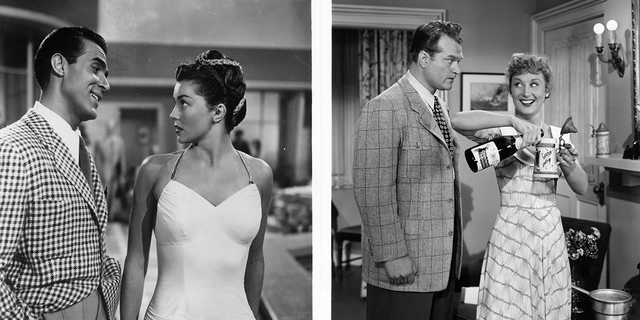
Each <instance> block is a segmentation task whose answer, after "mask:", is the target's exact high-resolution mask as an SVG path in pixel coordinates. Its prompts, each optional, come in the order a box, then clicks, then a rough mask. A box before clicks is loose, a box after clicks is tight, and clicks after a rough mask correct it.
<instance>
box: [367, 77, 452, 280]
mask: <svg viewBox="0 0 640 320" xmlns="http://www.w3.org/2000/svg"><path fill="white" fill-rule="evenodd" d="M427 108H428V106H427V105H426V104H425V102H424V101H423V100H422V98H421V97H420V95H419V94H418V92H417V91H416V90H415V88H413V86H411V84H410V83H409V81H408V79H407V76H406V75H405V76H403V77H402V78H401V79H400V80H398V82H397V83H395V84H394V85H393V86H391V87H390V88H389V89H387V90H386V91H384V92H383V93H381V94H380V95H379V96H377V97H375V98H374V99H372V100H371V101H369V102H368V103H367V104H366V105H365V106H364V108H363V110H362V114H361V115H360V118H359V119H358V124H357V128H356V139H355V154H354V193H355V199H356V203H357V205H358V208H359V210H360V215H361V216H362V226H363V237H362V247H363V249H362V250H363V268H362V270H363V271H362V277H363V280H364V281H366V282H367V283H370V284H372V285H374V286H377V287H381V288H384V289H388V290H394V291H413V292H435V291H441V290H444V289H445V288H446V285H447V282H448V279H449V272H450V270H451V263H452V258H455V259H454V260H453V263H455V265H454V269H453V270H455V272H456V277H458V278H459V276H460V270H461V258H462V217H461V210H460V180H459V177H458V148H459V144H458V140H457V137H456V135H455V134H454V133H453V131H451V133H452V139H453V145H454V150H455V152H454V155H453V157H452V155H451V153H450V151H449V149H448V147H447V145H446V142H445V140H444V138H443V136H442V133H441V131H440V129H439V128H438V124H437V123H436V121H435V120H434V119H433V116H432V115H431V113H430V112H429V111H428V110H427ZM446 110H447V112H448V109H446ZM454 229H455V230H456V232H454ZM454 235H456V236H457V239H456V241H455V242H454ZM454 243H455V244H456V245H457V249H456V256H455V257H452V252H453V245H454ZM407 254H408V255H409V256H410V257H411V259H412V261H413V263H414V265H415V266H416V267H417V269H418V274H417V276H416V277H415V281H414V283H413V284H411V285H391V284H390V283H389V279H388V277H387V273H386V271H385V268H384V262H386V261H389V260H394V259H397V258H400V257H403V256H406V255H407Z"/></svg>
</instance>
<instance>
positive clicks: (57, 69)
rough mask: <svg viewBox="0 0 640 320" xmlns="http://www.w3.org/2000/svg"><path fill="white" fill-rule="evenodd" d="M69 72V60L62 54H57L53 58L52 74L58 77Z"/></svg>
mask: <svg viewBox="0 0 640 320" xmlns="http://www.w3.org/2000/svg"><path fill="white" fill-rule="evenodd" d="M66 70H67V59H65V58H64V57H63V56H62V55H61V54H59V53H56V54H54V55H52V56H51V72H53V74H55V75H56V76H58V77H62V76H64V73H65V71H66Z"/></svg>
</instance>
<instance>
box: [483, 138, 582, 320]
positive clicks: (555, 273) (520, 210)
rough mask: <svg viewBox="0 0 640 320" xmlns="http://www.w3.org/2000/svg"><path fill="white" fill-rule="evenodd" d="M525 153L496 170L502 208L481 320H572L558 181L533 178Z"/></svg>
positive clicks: (487, 259)
mask: <svg viewBox="0 0 640 320" xmlns="http://www.w3.org/2000/svg"><path fill="white" fill-rule="evenodd" d="M532 160H533V155H532V154H531V153H530V152H528V151H527V150H526V149H525V150H521V151H519V152H518V153H516V155H515V156H513V157H510V158H508V159H505V160H503V161H502V162H501V163H499V164H498V165H497V166H496V168H495V172H496V177H497V181H498V187H499V189H500V201H501V208H500V212H499V213H498V216H497V218H496V222H495V224H494V227H493V230H492V231H491V235H490V238H489V243H488V244H487V249H486V251H485V256H484V262H483V264H482V274H481V277H480V291H479V296H478V310H477V311H478V312H477V318H478V319H517V320H523V319H535V320H538V319H547V320H559V319H570V318H571V272H570V267H569V258H568V254H567V248H566V243H565V238H564V231H563V228H562V221H561V219H560V210H558V208H557V207H556V194H555V192H556V179H544V180H537V179H536V180H534V179H533V161H532Z"/></svg>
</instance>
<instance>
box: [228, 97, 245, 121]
mask: <svg viewBox="0 0 640 320" xmlns="http://www.w3.org/2000/svg"><path fill="white" fill-rule="evenodd" d="M244 103H245V99H244V97H242V99H240V102H238V105H237V106H236V107H235V109H233V114H232V115H231V120H233V125H234V126H236V125H237V123H236V118H237V116H238V112H239V111H240V109H242V107H243V106H244Z"/></svg>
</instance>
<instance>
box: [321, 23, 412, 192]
mask: <svg viewBox="0 0 640 320" xmlns="http://www.w3.org/2000/svg"><path fill="white" fill-rule="evenodd" d="M412 35H413V33H412V32H411V31H396V30H347V29H334V30H333V32H332V44H333V47H332V73H331V74H332V81H331V84H332V109H331V110H332V126H333V130H332V144H331V148H332V153H333V156H332V177H333V185H334V186H337V187H342V186H348V185H352V184H353V148H354V135H355V126H356V122H357V121H358V117H359V116H360V111H361V109H362V107H364V105H365V103H367V101H369V100H370V99H371V98H373V97H375V96H377V95H378V94H380V93H381V92H382V91H384V90H386V89H387V88H388V87H390V86H391V85H393V84H394V83H395V82H396V81H398V79H400V78H401V77H402V76H403V75H404V74H405V73H406V71H407V57H408V51H409V46H410V44H411V36H412Z"/></svg>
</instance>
